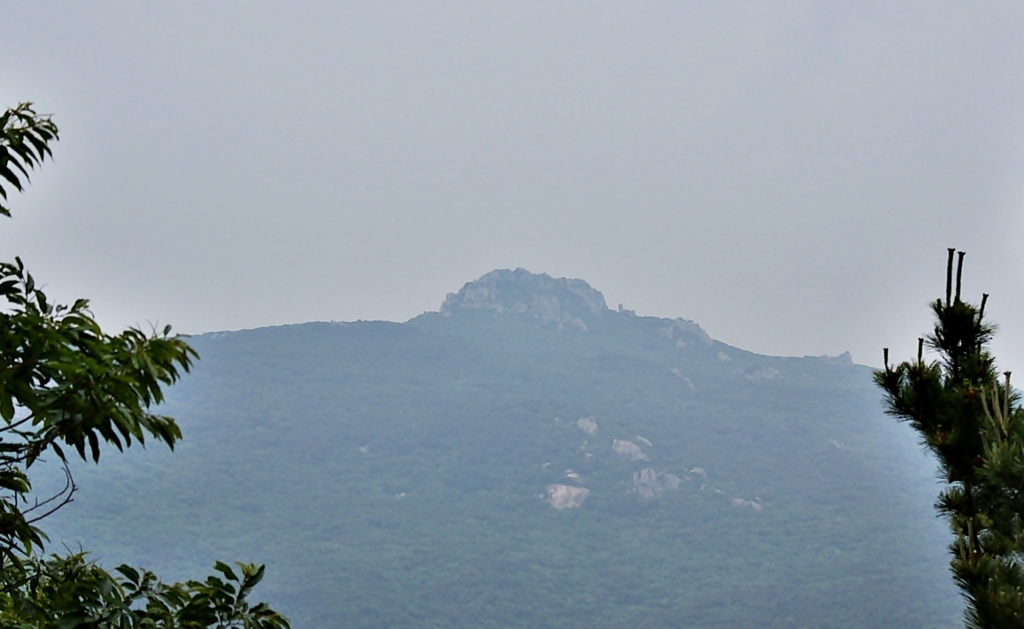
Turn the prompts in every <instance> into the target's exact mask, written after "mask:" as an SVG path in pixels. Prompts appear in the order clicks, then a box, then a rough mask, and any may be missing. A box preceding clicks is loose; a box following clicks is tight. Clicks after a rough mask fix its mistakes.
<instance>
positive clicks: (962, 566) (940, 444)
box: [874, 249, 1024, 629]
mask: <svg viewBox="0 0 1024 629" xmlns="http://www.w3.org/2000/svg"><path fill="white" fill-rule="evenodd" d="M955 253H956V252H955V251H954V250H953V249H950V250H949V259H948V262H947V265H946V295H945V299H944V300H943V299H937V300H936V301H934V302H933V303H932V304H931V307H932V311H933V312H934V314H935V319H936V321H935V327H934V331H933V332H932V334H930V335H929V336H927V337H925V338H923V339H918V345H917V359H916V360H913V361H909V362H903V363H900V364H899V365H895V366H893V365H890V364H889V350H888V348H886V349H885V350H884V364H885V367H884V369H882V370H880V371H876V372H875V374H874V377H875V382H876V383H877V384H878V385H879V386H880V387H881V388H882V389H883V391H884V395H885V405H886V411H887V412H888V413H889V414H890V415H893V416H895V417H896V418H897V419H898V420H900V421H906V422H908V423H909V424H910V425H911V426H912V427H913V428H914V429H915V430H916V431H917V432H918V433H919V434H920V436H921V442H922V444H923V445H924V446H925V447H926V448H927V449H928V450H929V451H930V452H931V453H932V454H934V455H935V457H936V459H937V461H938V464H939V475H940V478H941V480H942V481H944V482H945V483H946V486H945V487H944V488H943V490H942V491H941V493H940V494H939V498H938V500H937V501H936V504H935V506H936V508H937V509H938V511H939V513H940V514H941V515H942V516H944V517H945V518H947V519H948V521H949V524H950V528H951V529H952V532H953V535H954V539H953V541H952V543H951V544H950V546H949V550H950V554H951V555H952V559H951V561H950V569H951V571H952V573H953V578H954V581H955V582H956V583H957V585H958V586H959V587H960V589H961V591H962V593H963V596H964V598H965V602H966V611H965V622H966V626H967V627H970V628H971V629H995V628H999V629H1006V628H1012V627H1020V628H1024V566H1022V564H1021V560H1022V558H1024V554H1022V553H1024V528H1022V521H1021V513H1024V410H1022V409H1021V408H1020V407H1019V406H1018V404H1017V402H1018V396H1017V394H1016V393H1015V392H1014V391H1013V389H1012V388H1011V386H1010V372H1005V373H1004V374H1003V378H1002V379H1000V378H999V376H998V375H997V372H996V367H995V360H994V358H993V357H992V355H991V354H990V353H989V351H988V344H989V342H990V341H991V339H992V336H993V334H994V332H995V326H994V325H992V324H990V323H988V322H986V321H985V318H984V315H985V303H986V301H987V300H988V295H987V294H985V295H982V299H981V303H980V305H978V306H975V305H974V304H971V303H968V302H965V301H963V300H962V299H961V297H960V286H961V275H962V271H963V261H964V253H963V252H959V255H958V256H957V265H956V281H955V292H954V290H953V286H954V282H953V262H954V254H955ZM925 345H927V346H928V347H930V348H931V349H933V350H935V351H936V352H937V353H938V355H939V359H938V360H935V361H931V362H926V361H925V357H924V348H925Z"/></svg>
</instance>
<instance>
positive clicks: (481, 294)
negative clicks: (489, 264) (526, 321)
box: [440, 269, 610, 330]
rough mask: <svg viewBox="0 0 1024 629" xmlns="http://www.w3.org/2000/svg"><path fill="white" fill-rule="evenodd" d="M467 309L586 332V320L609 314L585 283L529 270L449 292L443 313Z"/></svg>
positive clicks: (498, 275) (495, 275)
mask: <svg viewBox="0 0 1024 629" xmlns="http://www.w3.org/2000/svg"><path fill="white" fill-rule="evenodd" d="M465 310H491V311H495V312H497V313H499V314H503V313H506V312H507V313H519V314H524V315H527V316H530V317H533V318H535V319H538V320H540V321H543V322H545V323H553V324H556V325H558V326H559V327H563V326H567V327H568V326H572V327H577V328H579V329H581V330H586V329H587V324H586V320H587V319H590V318H592V317H603V316H604V315H605V314H606V313H608V312H610V311H609V310H608V306H607V305H606V304H605V301H604V295H602V294H601V293H600V292H599V291H597V290H594V289H593V288H591V286H590V284H587V283H586V282H584V281H583V280H573V279H566V278H554V277H551V276H550V275H547V274H546V273H539V274H538V273H530V272H529V271H527V270H526V269H516V270H515V271H511V270H508V269H499V270H496V271H491V272H490V273H487V274H486V275H484V276H483V277H481V278H480V279H478V280H476V281H473V282H468V283H466V285H465V286H463V287H462V290H460V291H459V292H458V293H449V294H448V296H447V298H446V299H445V300H444V303H443V304H441V310H440V311H441V314H442V315H445V316H450V315H451V314H452V313H455V312H458V311H465Z"/></svg>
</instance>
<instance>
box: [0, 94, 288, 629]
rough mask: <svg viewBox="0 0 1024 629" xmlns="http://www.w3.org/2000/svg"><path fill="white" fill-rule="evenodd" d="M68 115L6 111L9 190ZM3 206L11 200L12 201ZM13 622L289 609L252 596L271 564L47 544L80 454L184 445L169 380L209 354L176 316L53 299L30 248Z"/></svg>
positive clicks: (14, 321) (228, 615)
mask: <svg viewBox="0 0 1024 629" xmlns="http://www.w3.org/2000/svg"><path fill="white" fill-rule="evenodd" d="M57 138H58V130H57V126H56V125H55V124H54V123H53V122H52V121H51V120H50V118H49V117H48V116H40V115H38V114H37V113H36V112H35V111H34V110H33V109H32V107H31V105H30V104H28V103H23V104H20V105H18V106H17V107H15V108H13V109H9V110H7V111H6V112H4V113H3V114H2V115H0V200H2V201H3V202H6V201H7V189H6V188H5V186H10V187H12V188H13V189H15V190H19V191H20V190H22V189H23V188H24V182H27V181H28V173H29V171H30V170H32V169H34V168H35V167H37V166H39V165H40V164H41V163H42V161H43V160H44V158H45V157H47V156H49V155H50V154H51V153H50V148H49V142H51V141H55V140H56V139H57ZM0 214H3V215H6V216H9V215H10V211H9V209H8V208H7V207H6V206H5V205H3V204H0ZM0 300H2V301H3V305H2V306H0V418H2V420H3V421H2V423H0V624H2V626H4V627H19V628H20V627H26V628H27V627H40V628H42V627H55V628H56V627H60V628H68V629H70V628H73V627H97V628H98V627H118V628H122V629H127V628H132V627H176V628H190V629H191V628H200V627H218V628H227V627H245V628H247V629H248V628H253V629H257V628H258V629H264V628H265V629H276V628H285V627H287V626H288V623H287V621H286V620H285V619H284V617H282V616H281V615H279V614H277V613H276V612H274V611H273V610H271V609H270V608H269V607H267V606H266V605H265V604H263V603H260V604H258V605H255V606H250V605H249V603H248V602H247V600H246V597H247V596H248V594H249V593H250V591H251V590H252V588H253V587H254V586H255V585H256V584H257V583H259V581H260V580H261V579H262V577H263V567H262V566H258V567H257V566H253V565H249V564H239V565H238V568H239V571H240V572H238V573H236V572H235V570H233V569H232V568H230V567H228V566H227V565H225V564H223V563H220V562H218V563H217V564H216V566H215V570H216V571H217V572H218V573H219V576H218V575H214V576H210V577H208V578H207V579H206V580H205V581H187V582H185V583H175V584H170V585H168V584H164V583H162V582H160V581H159V579H157V577H156V576H155V575H153V574H152V573H149V572H147V571H144V570H143V571H139V570H136V569H134V568H132V567H129V566H119V567H118V568H116V570H115V571H114V573H110V572H107V571H106V570H104V569H103V568H101V567H100V566H98V565H96V564H95V563H93V562H91V561H88V560H87V559H86V557H85V553H72V554H68V555H64V556H61V555H51V556H50V557H49V558H44V557H42V556H41V555H40V553H41V551H42V549H43V545H44V542H45V541H46V535H45V533H44V532H43V531H42V530H41V529H40V528H39V526H38V525H37V523H38V522H40V521H41V520H42V519H44V518H46V517H47V516H49V515H52V514H53V513H54V512H55V511H57V510H58V509H60V508H61V507H62V506H64V505H66V504H67V503H68V502H70V501H71V499H72V496H73V494H74V493H75V490H76V486H75V483H74V478H73V477H72V475H71V471H70V467H69V466H68V462H69V461H68V456H69V455H68V453H69V452H74V453H77V454H78V456H79V457H81V458H82V459H85V460H88V459H92V460H93V461H94V462H99V458H100V453H101V449H102V446H103V445H106V446H113V447H115V448H117V449H118V450H122V449H123V448H125V447H128V446H130V445H131V444H132V443H133V442H137V443H144V442H145V440H146V438H147V437H150V438H153V439H156V440H157V441H160V442H163V443H165V444H166V445H167V446H168V447H170V448H172V449H173V447H174V444H175V442H176V441H177V440H178V439H180V438H181V432H180V430H179V429H178V426H177V424H176V423H175V422H174V420H173V419H172V418H170V417H167V416H162V415H158V414H155V413H153V412H152V410H151V409H152V407H154V406H155V405H157V404H159V403H160V402H161V401H162V400H163V387H165V386H168V385H171V384H173V383H174V382H175V381H177V380H178V378H179V376H180V375H181V373H182V372H187V371H188V370H189V368H190V367H191V364H192V361H193V359H195V358H197V354H196V352H195V351H194V350H193V349H192V348H191V347H189V345H188V344H187V343H186V342H185V340H184V339H183V338H181V337H180V336H176V335H172V334H171V329H170V327H169V326H168V327H166V328H164V329H163V330H161V331H159V332H154V333H152V334H145V333H144V332H142V331H141V330H138V329H135V328H132V329H129V330H126V331H124V332H122V333H121V334H118V335H109V334H105V333H104V332H103V331H102V330H101V329H100V326H99V324H98V323H97V322H96V321H95V320H94V319H93V317H92V315H91V313H90V312H89V310H88V302H87V301H86V300H84V299H80V300H78V301H76V302H75V303H74V304H73V305H71V306H63V305H56V304H53V303H51V302H50V301H49V300H48V299H47V297H46V295H45V294H44V293H43V292H42V291H41V290H40V289H39V288H38V286H37V285H36V283H35V280H34V279H33V278H32V276H31V275H30V274H29V273H28V272H27V271H26V269H25V265H24V264H23V263H22V261H21V259H20V258H15V261H14V262H13V263H9V262H0ZM50 454H52V455H53V456H54V457H55V459H56V461H57V462H59V463H60V464H61V465H62V466H63V470H64V477H65V483H64V486H63V487H62V488H61V489H60V490H59V491H57V492H56V493H54V494H53V495H49V496H44V497H39V496H37V495H36V494H34V493H33V491H32V483H31V479H30V477H29V471H30V469H31V468H32V466H33V465H34V464H36V463H39V462H41V461H42V460H43V457H44V456H47V455H50Z"/></svg>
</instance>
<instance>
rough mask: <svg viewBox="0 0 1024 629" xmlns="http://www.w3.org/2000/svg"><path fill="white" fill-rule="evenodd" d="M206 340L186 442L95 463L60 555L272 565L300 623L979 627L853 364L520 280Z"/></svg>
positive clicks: (179, 398) (280, 594)
mask: <svg viewBox="0 0 1024 629" xmlns="http://www.w3.org/2000/svg"><path fill="white" fill-rule="evenodd" d="M192 341H193V344H194V346H195V347H196V349H197V350H198V351H199V353H200V355H201V356H202V360H201V361H200V362H199V363H198V365H197V368H196V369H195V371H194V373H193V374H192V375H190V376H188V377H187V378H186V379H185V380H184V381H183V382H181V383H180V384H179V385H178V386H176V387H174V389H173V390H172V391H171V392H170V395H169V401H168V403H167V408H166V410H167V412H168V413H169V414H172V415H174V416H175V417H177V418H178V419H179V422H180V424H181V426H182V429H183V432H184V434H185V439H184V440H183V441H182V443H181V444H180V446H179V448H178V450H177V451H176V452H175V453H173V454H171V453H168V452H164V451H162V450H160V449H159V448H153V449H151V450H148V451H147V450H137V451H129V452H127V453H125V454H124V455H118V454H116V453H115V454H112V455H106V456H104V458H103V460H102V465H100V466H98V467H95V466H90V465H85V464H82V465H77V466H76V469H75V473H76V478H77V480H78V483H79V486H80V487H81V490H80V491H79V493H78V494H77V495H76V501H75V502H74V503H73V504H72V505H71V506H69V507H67V508H66V509H64V510H63V511H61V512H60V513H58V514H57V516H55V517H54V518H53V519H52V520H51V521H50V522H49V523H48V529H47V530H49V531H50V532H51V537H52V538H53V539H54V540H55V541H58V540H59V541H63V542H64V543H67V544H69V545H77V544H79V543H80V544H81V545H82V546H83V547H85V548H87V549H90V550H92V551H93V552H94V553H95V556H96V557H97V558H98V559H99V560H101V561H102V562H103V563H105V564H114V563H118V562H122V561H130V562H134V563H141V564H143V565H145V566H147V567H150V568H153V569H156V570H157V571H159V572H160V573H162V574H165V575H166V576H168V577H171V578H182V577H186V576H194V575H198V574H203V573H204V570H205V569H206V568H208V566H209V565H211V564H212V562H213V561H214V560H215V559H237V560H241V561H256V562H261V563H266V564H267V566H268V570H267V573H268V577H267V579H266V581H265V582H264V585H262V586H261V590H260V591H259V592H257V594H258V595H261V597H263V598H267V599H269V600H270V601H272V602H273V603H274V604H275V605H276V606H278V607H279V608H280V609H281V610H282V611H284V612H285V613H287V614H288V615H289V616H290V617H291V618H292V619H293V622H294V626H295V627H296V628H298V629H302V628H307V627H308V628H312V627H346V628H347V627H359V628H364V627H365V628H369V627H375V628H380V627H437V628H442V627H444V628H448V627H452V628H455V627H458V628H463V627H464V628H470V627H472V628H486V627H503V628H507V627H522V628H526V627H531V628H534V627H546V628H561V627H566V628H569V627H588V628H604V627H607V628H612V627H616V628H619V627H625V626H629V627H635V628H645V627H651V628H655V627H748V626H749V627H753V626H758V627H823V628H824V627H836V628H839V627H894V626H900V627H921V628H924V627H952V626H956V625H957V624H958V621H959V614H960V610H961V607H962V606H961V603H960V601H959V598H958V595H957V592H956V590H955V588H954V587H953V586H952V584H951V582H950V579H949V576H948V573H947V570H946V557H945V544H946V542H947V541H948V540H947V537H948V535H947V533H946V532H945V531H944V527H943V526H942V524H941V523H940V522H939V521H938V520H937V519H936V518H935V515H934V512H933V510H932V506H931V505H932V502H933V500H934V497H935V493H936V485H935V481H934V478H933V474H934V471H933V470H934V468H933V464H932V463H931V462H930V461H929V460H928V459H927V458H925V456H924V455H922V454H921V452H920V449H919V448H918V446H917V445H916V443H915V441H914V437H913V436H912V434H911V433H910V431H909V429H906V427H904V426H901V425H898V424H896V423H895V422H894V421H892V420H891V419H890V418H887V417H884V416H883V415H882V413H881V406H880V402H879V399H880V397H879V393H878V391H877V390H876V389H875V388H874V386H873V385H872V383H871V379H870V369H868V368H867V367H863V366H859V365H855V364H853V363H852V361H851V360H850V357H849V355H842V356H836V357H804V358H781V357H772V356H760V355H756V354H753V353H751V352H747V351H743V350H741V349H738V348H735V347H731V346H729V345H726V344H724V343H721V342H718V341H715V340H713V339H711V338H710V337H709V336H708V335H707V334H706V333H705V332H704V330H703V329H701V327H700V326H699V325H697V324H696V323H693V322H692V321H688V320H685V319H662V318H655V317H643V316H637V315H636V314H635V313H633V312H632V311H629V310H623V309H622V308H621V306H620V307H619V308H618V309H617V310H612V309H609V308H608V307H607V305H606V303H605V300H604V297H603V296H602V295H601V293H600V292H598V291H596V290H594V289H593V288H591V287H590V286H589V285H588V284H587V283H586V282H583V281H581V280H567V279H557V278H552V277H549V276H547V275H543V274H533V273H529V272H527V271H524V270H522V269H519V270H515V271H509V270H500V271H494V272H491V273H488V274H487V275H484V276H483V277H481V278H480V279H478V280H476V281H474V282H470V283H468V284H466V285H465V286H464V287H463V288H462V289H461V290H460V291H458V292H457V293H454V294H449V295H448V296H447V298H446V299H445V300H444V303H443V304H442V305H441V307H440V309H439V310H438V311H437V312H428V313H425V314H423V315H421V316H419V317H416V318H415V319H412V320H410V321H407V322H405V323H389V322H379V321H375V322H354V323H308V324H302V325H292V326H281V327H273V328H262V329H256V330H245V331H239V332H220V333H211V334H204V335H201V336H197V337H194V338H193V339H192Z"/></svg>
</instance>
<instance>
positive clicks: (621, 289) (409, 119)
mask: <svg viewBox="0 0 1024 629" xmlns="http://www.w3.org/2000/svg"><path fill="white" fill-rule="evenodd" d="M2 15H3V19H2V22H0V106H3V107H7V106H11V105H13V104H15V103H16V102H18V101H23V100H32V101H34V102H35V103H36V104H37V106H38V108H39V109H40V110H42V111H46V112H53V113H54V114H55V119H56V121H57V122H58V124H59V125H60V128H61V133H62V135H61V138H62V139H61V141H60V143H59V144H58V145H57V146H56V147H55V156H56V161H55V162H53V163H50V164H47V165H46V166H45V167H44V169H43V171H41V172H40V173H39V174H38V175H36V176H35V177H34V179H33V184H32V186H31V188H30V191H29V192H28V193H27V194H24V195H20V196H17V197H15V198H13V199H12V206H13V209H14V213H15V216H14V219H13V220H6V221H4V222H3V223H2V224H0V251H2V257H3V258H4V259H9V258H11V257H13V255H15V254H19V255H21V256H22V257H23V258H24V259H25V261H26V263H27V264H29V266H30V268H31V269H32V270H33V271H34V273H35V274H36V276H37V278H38V279H39V280H41V281H42V282H43V283H45V284H46V285H47V286H48V287H49V291H50V292H51V293H52V295H53V296H56V297H59V298H61V299H62V300H64V301H70V300H72V299H74V298H75V297H79V296H84V297H89V298H91V299H92V302H93V310H94V312H95V313H96V314H97V315H98V316H99V317H100V319H101V320H102V321H103V322H104V323H105V324H107V325H109V326H111V327H123V326H125V325H131V324H141V325H144V326H145V325H148V322H159V323H160V324H163V323H172V324H174V325H175V327H176V328H177V329H178V330H180V331H184V332H203V331H210V330H222V329H238V328H248V327H258V326H265V325H272V324H281V323H297V322H304V321H311V320H354V319H388V320H393V321H402V320H406V319H408V318H411V317H413V316H415V315H417V314H419V313H421V312H423V311H426V310H436V309H437V307H438V306H439V305H440V303H441V301H442V300H443V299H444V297H445V294H446V293H448V292H454V291H457V290H458V289H459V288H460V287H461V286H462V285H463V283H465V282H467V281H470V280H472V279H475V278H476V277H478V276H480V275H482V274H483V273H486V272H487V271H490V270H492V269H495V268H516V267H525V268H527V269H529V270H531V271H535V272H546V273H549V274H551V275H554V276H565V277H578V278H582V279H585V280H587V281H588V282H590V283H591V285H593V286H594V287H595V288H597V289H598V290H601V291H602V292H603V293H604V294H605V297H606V298H607V300H608V302H609V304H610V305H611V306H612V307H614V306H615V305H617V304H618V303H622V304H624V305H625V307H626V308H630V309H634V310H636V311H637V313H638V314H645V315H657V316H669V317H676V316H681V317H685V318H688V319H693V320H695V321H697V322H698V323H700V324H701V325H702V326H703V327H704V328H705V329H706V330H708V332H709V333H710V334H711V335H712V336H713V337H715V338H717V339H720V340H722V341H725V342H727V343H730V344H733V345H737V346H739V347H742V348H745V349H750V350H754V351H758V352H762V353H770V354H780V355H804V354H838V353H840V352H843V351H846V350H849V351H851V352H852V353H853V356H854V359H855V360H856V361H857V362H862V363H868V364H875V365H877V364H878V363H879V362H880V359H881V348H882V347H883V346H889V347H891V348H893V349H892V351H893V352H894V356H895V357H898V358H909V357H911V355H912V354H913V352H914V350H915V346H916V345H915V339H916V338H917V336H918V335H919V334H920V333H921V332H924V331H926V330H927V328H928V326H929V324H930V323H929V316H928V310H927V302H928V301H929V300H931V299H934V298H936V297H938V296H939V295H940V294H941V293H942V291H943V282H944V274H945V257H946V247H949V246H955V247H959V248H962V249H965V250H966V251H967V252H968V254H967V265H966V269H965V291H966V295H967V296H969V297H971V298H973V299H977V298H979V297H980V294H981V293H982V292H989V293H992V297H991V301H990V306H989V312H991V314H992V315H993V317H994V318H995V319H996V320H997V321H998V322H999V323H1000V324H1001V326H1002V331H1001V334H1000V336H999V340H998V342H997V345H996V350H997V356H999V357H1000V359H1001V360H1000V362H1001V364H1002V365H1004V366H1007V367H1011V368H1013V367H1015V368H1016V369H1018V370H1022V371H1021V372H1020V373H1021V377H1022V378H1024V247H1022V236H1024V213H1022V209H1024V3H1021V2H974V3H968V2H938V1H929V2H923V1H922V2H893V1H891V0H885V1H872V0H858V1H856V2H843V1H838V0H830V1H827V2H809V1H808V2H804V1H798V0H787V1H785V2H771V1H760V2H747V3H729V2H619V3H605V2H558V1H552V0H545V1H544V2H522V1H518V2H506V3H485V2H478V1H474V2H444V3H440V2H406V3H390V2H380V1H378V2H359V3H343V2H292V3H283V2H280V3H269V2H216V3H212V2H191V3H190V2H181V1H178V2H174V3H141V2H120V3H115V2H88V3H86V2H63V3H27V2H15V1H7V0H4V1H3V2H2ZM1020 382H1024V380H1021V381H1020Z"/></svg>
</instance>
